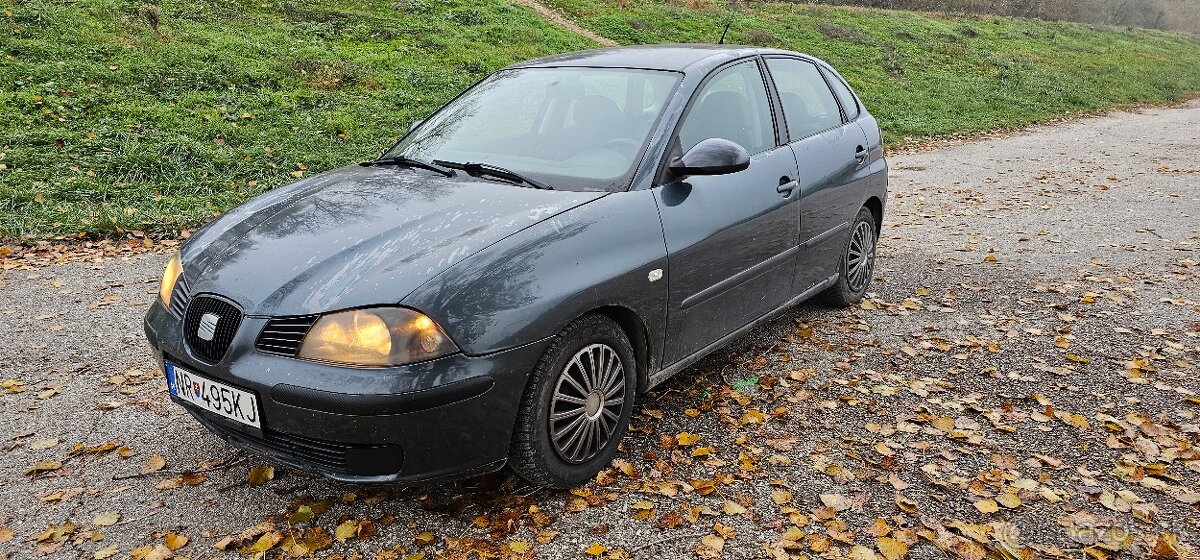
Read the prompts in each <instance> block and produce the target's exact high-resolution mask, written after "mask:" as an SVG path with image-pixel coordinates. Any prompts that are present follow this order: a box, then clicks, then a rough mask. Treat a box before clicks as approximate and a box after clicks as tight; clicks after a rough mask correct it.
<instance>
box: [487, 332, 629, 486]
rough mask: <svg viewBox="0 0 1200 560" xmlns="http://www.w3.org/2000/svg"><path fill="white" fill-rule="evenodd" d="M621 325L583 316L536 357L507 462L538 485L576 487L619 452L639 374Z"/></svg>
mask: <svg viewBox="0 0 1200 560" xmlns="http://www.w3.org/2000/svg"><path fill="white" fill-rule="evenodd" d="M635 368H636V366H635V362H634V358H633V347H632V346H631V345H630V344H629V339H628V338H626V336H625V333H624V331H622V330H621V327H619V326H618V325H617V324H616V323H614V322H613V321H612V320H611V319H609V318H607V317H604V316H602V315H585V316H583V317H581V318H580V319H578V320H576V321H575V322H574V323H571V324H570V325H568V326H567V328H565V329H563V331H562V332H561V333H559V334H558V336H556V337H555V338H554V340H553V341H552V342H551V343H550V346H549V347H548V348H547V349H546V351H545V352H544V353H543V354H542V357H541V359H540V360H538V364H537V366H535V367H534V371H533V374H532V375H531V376H530V379H529V385H528V386H527V387H526V388H525V394H524V395H523V397H522V399H521V406H520V408H519V409H518V411H517V424H516V429H515V431H514V433H513V441H512V446H511V448H510V450H509V465H510V466H511V467H512V469H513V470H514V471H516V473H517V474H518V475H520V476H521V478H524V479H525V480H527V481H529V482H530V483H532V484H536V485H538V486H546V487H550V488H572V487H575V486H578V485H580V484H583V483H584V482H587V481H588V480H590V479H591V478H592V477H594V476H596V473H598V472H600V470H601V469H603V468H604V467H605V466H606V465H608V463H609V461H611V460H612V457H613V455H614V454H615V453H616V450H617V444H618V443H620V441H621V438H622V437H624V436H625V431H626V429H627V428H628V427H629V418H630V416H632V414H633V400H634V396H635V395H634V391H635V390H636V387H637V377H636V370H635Z"/></svg>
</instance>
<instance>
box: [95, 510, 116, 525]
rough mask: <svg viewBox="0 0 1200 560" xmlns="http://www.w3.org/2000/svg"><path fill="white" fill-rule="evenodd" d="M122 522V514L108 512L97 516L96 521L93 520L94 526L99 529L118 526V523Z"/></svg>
mask: <svg viewBox="0 0 1200 560" xmlns="http://www.w3.org/2000/svg"><path fill="white" fill-rule="evenodd" d="M120 520H121V514H120V513H118V512H115V511H106V512H104V513H101V514H100V515H97V516H96V517H95V519H92V525H95V526H97V527H108V526H109V525H116V523H117V521H120Z"/></svg>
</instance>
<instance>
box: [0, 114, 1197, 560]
mask: <svg viewBox="0 0 1200 560" xmlns="http://www.w3.org/2000/svg"><path fill="white" fill-rule="evenodd" d="M1197 156H1200V102H1192V103H1189V104H1187V105H1183V106H1179V107H1174V108H1160V109H1159V108H1156V109H1145V110H1139V111H1136V112H1133V113H1114V114H1112V115H1109V116H1103V117H1097V118H1091V119H1087V120H1083V121H1078V122H1074V123H1068V124H1061V125H1055V126H1052V127H1044V128H1039V129H1035V130H1031V131H1028V132H1023V133H1019V134H1014V135H1010V136H1006V137H1001V138H994V139H988V140H983V141H977V142H972V143H967V144H963V145H959V146H954V147H948V148H942V149H938V150H935V151H928V152H923V153H916V154H910V155H902V156H895V157H893V158H891V160H890V161H891V166H892V198H891V199H890V200H889V201H888V209H887V216H886V220H885V222H886V223H885V225H884V228H883V235H882V239H881V244H880V249H879V261H878V263H879V264H878V270H877V275H878V276H877V278H876V282H875V284H874V288H873V290H874V291H873V293H872V294H871V297H870V298H869V299H868V300H867V301H865V302H864V303H863V305H861V306H860V307H857V308H853V309H848V310H837V309H829V308H825V307H822V306H820V305H817V304H805V305H802V306H800V307H799V308H797V309H796V310H795V311H793V312H790V313H789V314H787V315H786V316H784V317H782V318H780V319H778V320H776V321H773V322H772V323H770V324H768V325H766V326H763V327H761V328H759V329H757V330H756V331H754V332H753V333H752V334H751V335H749V336H747V337H745V338H743V339H741V340H739V341H737V342H736V343H735V344H733V345H731V346H730V347H728V348H726V349H724V350H721V351H719V352H717V353H716V354H715V355H713V356H711V357H710V358H707V359H706V360H704V361H703V362H702V363H700V364H698V365H697V366H695V367H692V368H690V369H688V370H687V371H685V372H683V373H682V374H680V375H678V376H677V377H676V378H675V379H673V380H672V381H670V382H668V383H667V384H666V385H665V386H662V387H660V388H659V389H658V390H657V391H655V392H654V394H652V395H651V396H649V398H647V399H646V401H645V403H644V404H643V406H642V408H641V410H640V411H639V412H638V413H637V415H636V417H635V419H634V425H633V428H634V429H633V431H632V432H631V434H630V435H628V436H627V437H626V438H625V440H624V442H623V444H622V446H623V450H622V452H621V453H620V454H619V455H618V457H619V458H618V460H617V461H616V462H615V463H614V467H613V468H612V469H611V470H609V471H606V472H604V473H602V474H601V476H600V477H599V478H598V480H597V481H596V482H595V483H592V484H589V485H587V486H585V487H582V488H579V489H576V490H574V491H572V492H551V491H546V490H540V489H537V488H530V487H527V486H526V485H524V484H522V483H521V482H520V481H518V480H517V479H515V478H514V477H512V476H510V475H508V474H506V473H501V474H499V475H495V476H488V477H483V478H477V479H472V480H468V481H464V482H461V483H457V484H446V485H440V486H434V487H428V488H407V489H405V488H378V487H355V486H345V485H339V484H334V483H331V482H327V481H325V480H323V479H321V478H319V477H316V476H313V475H310V474H307V473H302V472H296V471H292V470H290V469H285V468H276V469H274V472H273V476H267V475H268V474H270V473H269V471H267V470H266V469H264V468H262V467H265V466H268V465H269V463H268V462H266V461H264V460H262V459H260V458H257V457H254V456H247V455H243V454H238V453H237V452H235V451H234V450H233V449H231V448H229V447H227V446H226V445H225V444H224V443H223V442H222V441H221V440H219V439H218V438H216V437H215V436H212V435H210V434H209V433H207V432H206V431H204V430H203V429H202V428H200V426H199V425H197V423H196V422H194V421H193V420H192V419H191V418H190V417H189V416H188V415H187V414H186V413H184V412H183V411H182V410H181V409H180V408H179V407H178V406H175V405H173V404H171V403H169V402H168V400H167V398H166V396H165V387H164V382H163V379H162V376H161V375H160V373H159V372H157V371H156V370H155V365H154V363H153V362H152V360H151V357H150V354H149V352H148V350H147V347H146V344H145V341H144V339H143V335H142V332H141V317H142V315H143V313H144V312H145V309H146V306H147V305H148V304H149V303H150V302H151V301H152V300H153V298H154V297H156V294H157V289H158V281H159V275H160V274H161V270H162V265H163V263H164V261H165V256H164V255H162V254H153V253H151V254H145V255H139V256H132V257H125V258H106V259H97V260H94V261H89V262H74V263H69V264H61V265H52V266H30V265H28V264H27V263H25V262H24V261H20V260H17V261H14V260H12V259H9V260H7V261H0V266H2V267H3V268H2V269H0V294H2V295H3V298H2V299H0V342H2V343H0V381H2V382H3V386H2V388H0V559H2V558H5V557H8V558H38V557H48V558H76V557H78V558H93V557H95V558H106V557H113V558H128V557H130V556H131V555H132V556H133V557H135V558H167V557H170V556H171V555H175V556H176V557H181V558H193V559H198V558H226V557H228V558H238V557H242V556H244V555H251V556H252V555H254V554H255V552H256V551H262V550H265V551H267V552H266V557H268V558H271V557H281V556H284V555H295V556H302V555H305V554H311V555H312V556H313V557H318V558H358V557H361V558H364V559H370V558H382V559H389V558H435V557H446V558H459V557H472V558H475V557H487V558H493V557H496V558H525V557H530V556H533V555H536V556H537V557H539V558H591V557H596V556H600V557H610V558H679V557H696V556H698V557H701V558H716V557H722V558H788V557H800V556H801V555H807V556H809V557H831V558H833V557H849V558H859V559H868V558H884V559H887V560H894V559H897V558H902V557H909V558H947V557H950V558H959V557H961V558H980V559H981V558H985V557H987V556H988V555H991V556H992V557H1008V558H1021V557H1030V558H1032V557H1040V558H1053V557H1064V558H1067V557H1069V558H1084V557H1085V555H1089V556H1090V557H1092V558H1096V559H1098V560H1103V559H1105V558H1108V557H1118V558H1119V557H1128V558H1137V557H1145V556H1151V555H1157V556H1155V557H1158V558H1175V557H1187V555H1188V554H1191V552H1189V549H1190V550H1197V549H1200V512H1198V511H1197V510H1198V507H1200V506H1197V503H1200V419H1198V415H1200V398H1198V397H1200V380H1198V377H1200V280H1198V277H1200V158H1198V157H1197ZM268 478H269V480H267V479H268ZM251 479H256V480H254V481H253V482H261V484H252V481H251ZM219 548H223V549H224V551H222V550H219ZM239 549H242V550H243V551H244V552H239Z"/></svg>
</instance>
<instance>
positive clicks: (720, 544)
mask: <svg viewBox="0 0 1200 560" xmlns="http://www.w3.org/2000/svg"><path fill="white" fill-rule="evenodd" d="M700 546H702V547H704V548H707V549H709V550H712V551H715V552H721V549H723V548H725V539H723V538H721V537H718V536H716V535H713V534H711V533H710V534H707V535H704V538H702V539H700Z"/></svg>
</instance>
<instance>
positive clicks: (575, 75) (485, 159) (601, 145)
mask: <svg viewBox="0 0 1200 560" xmlns="http://www.w3.org/2000/svg"><path fill="white" fill-rule="evenodd" d="M678 81H679V74H677V73H675V72H661V71H651V70H629V69H620V68H519V69H515V70H505V71H502V72H498V73H496V74H494V75H492V76H491V77H489V78H487V79H486V80H484V81H483V82H481V83H480V84H478V85H476V86H475V87H473V88H471V89H470V90H468V91H467V92H466V93H464V94H463V95H461V96H460V97H459V98H458V99H455V100H454V101H452V102H450V104H448V105H446V106H445V107H443V108H442V109H441V110H440V111H438V112H437V113H436V114H434V115H433V116H432V117H430V118H429V119H428V120H426V121H425V122H423V123H421V125H420V126H418V127H417V128H416V129H415V130H413V131H412V132H411V133H409V134H408V135H407V136H405V137H404V139H403V140H401V141H400V142H399V143H398V144H396V146H395V147H393V148H392V149H391V150H389V151H388V153H387V154H385V157H387V156H401V155H403V156H406V157H410V158H414V159H419V160H422V161H426V162H431V161H434V160H441V161H452V162H459V163H466V162H478V163H485V164H490V165H496V166H500V167H504V168H507V169H510V170H512V171H515V172H517V173H520V174H522V175H526V176H530V177H533V178H535V179H538V180H539V181H541V182H543V183H546V184H548V185H550V186H552V187H554V188H556V189H567V190H621V189H623V188H626V187H628V181H629V177H630V176H631V175H632V173H633V170H634V166H635V164H636V163H637V162H638V161H639V157H638V156H639V155H640V154H641V152H642V149H643V147H644V146H645V144H646V139H647V137H648V136H649V135H650V131H651V130H652V128H653V125H654V123H655V122H656V121H657V120H658V118H659V116H660V114H661V113H662V110H663V107H664V106H665V105H666V103H667V100H668V99H670V97H671V95H672V94H673V93H674V91H675V87H676V85H677V84H678Z"/></svg>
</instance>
